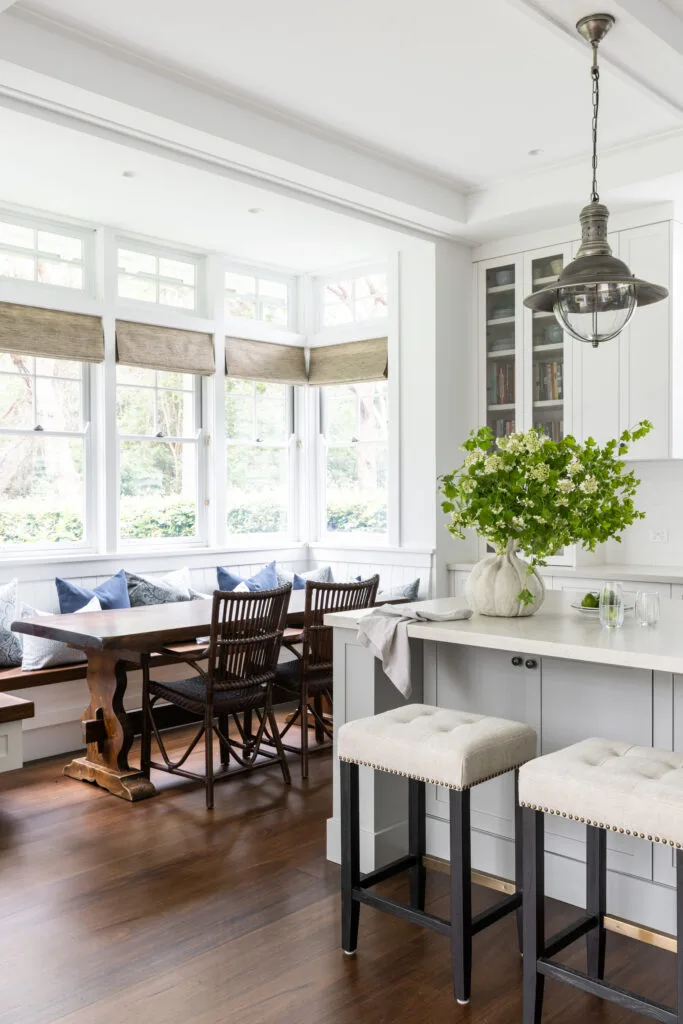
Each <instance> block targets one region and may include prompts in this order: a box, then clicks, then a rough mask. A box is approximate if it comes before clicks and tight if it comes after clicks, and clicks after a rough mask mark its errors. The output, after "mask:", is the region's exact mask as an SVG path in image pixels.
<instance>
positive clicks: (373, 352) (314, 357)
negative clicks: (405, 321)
mask: <svg viewBox="0 0 683 1024" xmlns="http://www.w3.org/2000/svg"><path fill="white" fill-rule="evenodd" d="M387 364H388V340H387V339H386V338H373V339H372V340H371V341H350V342H346V343H344V344H342V345H324V346H322V347H321V348H312V349H311V359H310V365H309V371H308V383H309V384H361V383H363V381H369V380H385V379H386V377H387V375H388V373H387Z"/></svg>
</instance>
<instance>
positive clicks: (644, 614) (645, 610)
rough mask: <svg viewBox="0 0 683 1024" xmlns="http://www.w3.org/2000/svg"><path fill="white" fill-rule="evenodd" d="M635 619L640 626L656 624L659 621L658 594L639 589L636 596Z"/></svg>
mask: <svg viewBox="0 0 683 1024" xmlns="http://www.w3.org/2000/svg"><path fill="white" fill-rule="evenodd" d="M636 619H637V620H638V622H639V623H640V625H641V626H656V625H657V623H658V622H659V594H656V593H654V592H653V591H647V590H639V591H638V595H637V597H636Z"/></svg>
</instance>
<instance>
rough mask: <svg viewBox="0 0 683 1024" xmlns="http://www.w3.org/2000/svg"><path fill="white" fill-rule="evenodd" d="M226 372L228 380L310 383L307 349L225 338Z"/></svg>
mask: <svg viewBox="0 0 683 1024" xmlns="http://www.w3.org/2000/svg"><path fill="white" fill-rule="evenodd" d="M225 372H226V374H227V375H228V377H239V378H240V379H241V380H262V381H278V382H279V383H281V384H307V383H308V377H307V376H306V356H305V354H304V350H303V348H299V347H298V346H296V345H274V344H273V343H272V342H267V341H251V340H249V339H248V338H226V339H225Z"/></svg>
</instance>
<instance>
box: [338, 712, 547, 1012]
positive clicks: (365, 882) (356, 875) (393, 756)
mask: <svg viewBox="0 0 683 1024" xmlns="http://www.w3.org/2000/svg"><path fill="white" fill-rule="evenodd" d="M337 753H338V756H339V761H340V783H341V785H340V789H341V829H342V949H343V950H344V952H345V953H348V954H351V953H354V952H355V950H356V946H357V941H358V922H359V910H360V904H361V903H365V904H367V905H369V906H372V907H375V908H376V909H378V910H384V911H386V912H388V913H390V914H394V915H395V916H397V917H402V918H404V919H405V920H408V921H412V922H414V923H417V924H422V925H424V926H426V927H428V928H432V929H433V930H434V931H437V932H439V933H440V934H442V935H447V936H449V937H450V940H451V962H452V971H453V986H454V989H455V995H456V999H457V1000H458V1002H459V1003H467V1002H469V997H470V981H471V971H472V936H473V935H475V934H476V933H477V932H478V931H481V930H482V929H483V928H486V927H488V925H491V924H494V923H495V922H496V921H498V920H500V918H501V917H503V916H505V915H506V914H509V913H511V912H512V911H516V912H517V915H518V929H519V932H520V941H521V917H520V908H521V904H522V895H521V889H522V857H521V853H522V847H521V822H520V812H519V809H518V803H517V799H516V798H515V892H514V893H513V894H512V895H509V896H506V897H505V898H504V899H503V900H501V901H500V902H498V903H496V904H495V905H494V906H493V907H489V908H488V909H487V910H485V911H483V913H481V914H478V915H477V916H476V917H474V918H473V917H472V898H471V881H472V879H471V854H470V842H471V840H470V789H471V788H472V787H473V786H477V785H479V783H481V782H485V781H486V780H487V779H491V778H494V777H495V776H497V775H502V774H504V773H505V772H510V771H514V772H515V783H516V781H517V769H518V768H519V766H520V765H521V764H524V763H525V762H526V761H528V759H529V758H531V757H533V756H534V755H535V753H536V733H535V731H534V730H533V729H532V728H531V727H530V726H528V725H523V724H522V723H521V722H510V721H508V720H507V719H504V718H492V717H489V716H487V715H475V714H470V713H469V712H465V711H450V710H448V709H446V708H436V707H431V706H429V705H427V704H409V705H406V706H405V707H401V708H395V709H393V710H391V711H385V712H383V713H382V714H379V715H375V716H374V717H372V718H361V719H358V720H357V721H352V722H347V723H346V724H345V725H343V726H342V727H341V728H340V730H339V733H338V738H337ZM359 766H364V767H367V768H373V769H375V770H376V771H383V772H392V773H394V774H395V775H403V776H405V777H406V778H407V779H408V780H409V785H408V803H409V807H408V825H409V828H408V833H409V842H408V846H409V849H408V856H407V857H401V858H399V859H398V860H397V861H394V862H393V863H392V864H389V865H387V866H385V867H382V868H380V869H379V870H378V871H374V872H372V873H371V874H369V875H366V876H365V877H364V878H362V877H361V874H360V841H359V789H358V773H359ZM426 783H430V784H431V785H436V786H445V787H447V788H448V789H449V790H450V798H449V799H450V841H451V842H450V846H451V849H450V858H451V915H450V921H445V920H443V918H440V917H435V916H434V915H433V914H428V913H426V912H425V909H424V904H425V868H424V862H423V858H424V854H425V784H426ZM405 870H408V872H409V878H410V906H404V905H403V904H400V903H398V902H396V901H395V900H393V899H389V898H388V897H386V896H380V895H379V894H377V893H371V892H370V891H369V889H370V887H371V886H373V885H375V884H377V883H378V882H380V881H384V880H385V879H387V878H391V877H392V876H393V875H395V874H398V873H399V872H401V871H405Z"/></svg>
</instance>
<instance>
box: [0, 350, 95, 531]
mask: <svg viewBox="0 0 683 1024" xmlns="http://www.w3.org/2000/svg"><path fill="white" fill-rule="evenodd" d="M86 409H87V371H86V369H85V367H84V365H83V363H80V362H71V361H69V360H65V359H45V358H35V357H34V356H29V355H23V354H16V353H12V354H10V353H7V352H4V353H0V547H2V548H6V547H15V546H24V547H25V546H27V545H28V546H35V547H44V546H52V545H55V544H59V545H60V546H61V545H62V544H64V543H67V544H68V543H72V544H77V543H82V542H83V541H84V540H85V535H86V513H85V490H86V487H85V483H86V462H87V460H86V437H87V430H86V419H87V415H86Z"/></svg>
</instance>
